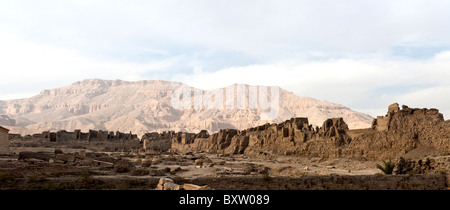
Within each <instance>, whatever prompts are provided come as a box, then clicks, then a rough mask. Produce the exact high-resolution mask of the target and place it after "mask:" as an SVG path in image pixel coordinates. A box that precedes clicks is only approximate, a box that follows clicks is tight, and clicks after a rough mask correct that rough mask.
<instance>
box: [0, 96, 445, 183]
mask: <svg viewBox="0 0 450 210" xmlns="http://www.w3.org/2000/svg"><path fill="white" fill-rule="evenodd" d="M0 131H1V133H2V144H0V146H1V147H0V148H1V149H4V148H7V146H9V150H8V151H9V154H3V155H0V178H1V179H2V180H7V181H4V182H0V189H48V188H49V187H50V188H51V189H158V190H202V189H219V190H220V189H228V190H229V189H247V190H287V189H289V190H292V189H302V190H304V189H332V190H336V189H377V190H379V189H420V190H423V189H437V190H440V189H448V187H449V186H450V177H449V176H448V175H447V174H449V173H450V162H449V160H450V157H449V154H450V121H444V118H443V115H442V114H441V113H439V110H437V109H418V108H409V107H407V106H405V105H403V106H402V107H400V106H399V105H398V104H392V105H391V106H389V108H388V112H387V114H386V115H385V116H379V117H377V118H376V119H374V120H373V122H372V126H371V127H370V128H366V129H349V126H348V125H347V123H346V122H345V121H344V119H343V118H331V119H327V120H325V121H324V122H323V123H322V125H321V126H320V127H319V126H313V125H311V124H310V123H309V120H308V118H302V117H297V118H291V119H289V120H286V121H285V122H282V123H272V124H269V123H268V124H264V125H260V126H256V127H252V128H248V129H245V130H237V129H222V130H220V131H219V132H217V133H212V134H211V133H209V132H208V131H207V130H202V131H200V132H198V133H189V132H175V131H164V132H160V133H158V132H150V133H146V134H144V135H143V136H142V137H141V138H140V139H139V138H138V136H137V135H136V134H132V133H131V132H130V133H121V132H111V131H102V130H100V131H95V130H89V131H88V132H86V133H83V132H81V130H74V131H73V132H68V131H65V130H61V131H57V132H51V131H45V132H42V133H37V134H34V135H26V136H21V135H19V134H8V130H7V129H3V128H0ZM5 137H6V141H5V140H4V139H5ZM5 143H7V144H5ZM6 145H7V146H6ZM2 151H3V150H2ZM2 153H4V152H0V154H2ZM381 161H383V163H385V162H386V161H389V162H391V161H392V162H391V163H392V165H393V166H394V167H393V168H391V169H392V171H391V172H389V173H393V174H395V175H386V176H381V175H380V173H381V170H379V169H378V168H377V167H376V165H377V164H380V163H381ZM47 177H52V178H51V179H49V178H47Z"/></svg>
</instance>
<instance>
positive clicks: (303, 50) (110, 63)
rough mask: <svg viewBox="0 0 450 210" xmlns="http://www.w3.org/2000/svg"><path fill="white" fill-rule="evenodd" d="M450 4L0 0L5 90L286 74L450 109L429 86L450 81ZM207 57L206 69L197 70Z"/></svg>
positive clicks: (256, 80)
mask: <svg viewBox="0 0 450 210" xmlns="http://www.w3.org/2000/svg"><path fill="white" fill-rule="evenodd" d="M449 7H450V2H449V1H433V2H430V1H425V0H414V1H400V0H399V1H389V0H381V1H372V2H367V1H356V0H353V1H341V0H320V1H306V0H304V1H302V0H276V1H275V0H274V1H270V0H249V1H237V0H217V1H208V0H193V1H184V0H178V1H177V0H167V1H138V0H136V1H127V2H124V1H109V0H108V1H106V0H104V1H102V0H98V1H89V2H87V1H56V0H48V1H0V46H1V48H0V73H1V74H2V75H3V77H2V78H7V79H5V80H4V81H2V83H0V99H3V100H4V99H9V98H12V97H15V96H19V95H20V96H25V95H27V96H31V95H33V94H36V93H39V92H40V91H41V90H42V89H44V88H45V89H49V88H56V87H59V86H64V85H67V84H70V83H72V82H74V81H77V80H82V79H86V78H101V79H124V80H140V79H166V80H175V81H182V82H186V83H188V84H190V85H193V86H196V87H199V88H205V89H212V88H216V87H223V86H226V85H230V84H233V83H246V84H254V85H277V86H280V87H282V88H284V89H287V90H290V91H293V92H295V93H296V94H298V95H301V96H310V97H314V98H319V99H326V100H329V101H333V102H338V103H341V104H344V105H347V106H350V107H351V108H356V109H358V110H368V111H370V110H372V111H370V112H371V114H377V113H378V112H379V111H381V110H384V109H385V107H386V106H387V105H389V104H390V103H393V102H399V103H402V102H401V101H405V102H408V103H412V104H414V103H416V102H420V101H422V102H423V104H420V103H417V104H418V105H423V106H425V105H427V106H426V107H428V106H430V107H431V106H435V104H432V103H431V102H435V103H436V106H437V105H439V106H442V108H441V109H448V108H447V107H448V105H447V103H445V101H443V100H445V99H444V97H441V98H439V99H431V98H430V97H432V96H433V98H434V97H436V98H437V95H435V94H432V93H434V92H438V93H442V94H443V93H445V91H446V90H447V89H446V88H445V87H448V86H449V83H448V81H449V78H450V75H449V74H450V73H449V72H450V71H448V70H447V67H448V66H450V65H449V64H450V63H449V60H450V51H449V50H450V39H449V38H448V37H450V25H449V24H450V23H449V22H448V21H447V20H449V19H450V13H449V12H448V9H447V8H449ZM198 65H202V66H203V67H204V71H203V73H202V74H200V75H197V76H196V77H193V75H191V72H192V71H193V69H194V67H195V66H198ZM428 93H429V94H428ZM437 100H439V101H437ZM411 106H412V105H411ZM437 108H440V107H437ZM379 114H383V113H379Z"/></svg>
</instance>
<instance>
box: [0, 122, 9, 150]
mask: <svg viewBox="0 0 450 210" xmlns="http://www.w3.org/2000/svg"><path fill="white" fill-rule="evenodd" d="M8 132H9V130H8V129H6V128H3V127H1V126H0V154H7V153H9V152H10V151H9V135H8Z"/></svg>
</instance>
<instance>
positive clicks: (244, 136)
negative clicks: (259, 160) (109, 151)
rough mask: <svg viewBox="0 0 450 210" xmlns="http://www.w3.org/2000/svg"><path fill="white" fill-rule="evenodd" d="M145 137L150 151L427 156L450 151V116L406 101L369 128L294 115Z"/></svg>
mask: <svg viewBox="0 0 450 210" xmlns="http://www.w3.org/2000/svg"><path fill="white" fill-rule="evenodd" d="M142 141H144V149H145V150H146V151H153V150H158V151H170V152H179V153H187V152H208V153H220V154H224V155H236V154H243V155H249V156H252V155H253V156H278V155H294V156H303V157H323V158H338V157H347V158H353V157H358V158H366V159H368V160H386V159H395V158H399V157H402V156H408V155H409V154H411V153H418V151H422V154H423V155H431V154H433V155H439V154H449V153H450V121H444V117H443V115H442V114H441V113H439V110H437V109H417V108H409V107H407V106H405V105H404V106H402V108H401V109H400V107H399V105H398V104H392V105H391V106H389V108H388V112H387V114H386V115H385V116H379V117H377V118H376V119H374V121H373V123H372V127H371V128H368V129H358V130H349V128H348V126H347V124H346V123H345V122H344V120H343V119H342V118H333V119H328V120H326V121H325V122H324V123H323V125H322V126H321V127H313V126H312V125H310V124H309V123H308V119H307V118H292V119H290V120H287V121H285V122H283V123H279V124H265V125H261V126H258V127H254V128H249V129H246V130H240V131H239V130H234V129H223V130H220V131H219V132H218V133H215V134H212V135H209V134H208V133H207V132H206V131H202V132H200V133H198V134H193V133H182V132H178V133H176V132H165V133H163V134H158V133H152V134H151V135H150V134H146V135H144V136H143V137H142ZM424 148H426V149H424Z"/></svg>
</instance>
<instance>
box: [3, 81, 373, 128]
mask: <svg viewBox="0 0 450 210" xmlns="http://www.w3.org/2000/svg"><path fill="white" fill-rule="evenodd" d="M182 85H183V84H181V83H178V82H168V81H159V80H149V81H137V82H129V81H121V80H100V79H90V80H83V81H79V82H75V83H73V84H71V85H69V86H66V87H61V88H56V89H52V90H44V91H42V92H41V93H40V94H39V95H36V96H33V97H31V98H25V99H18V100H8V101H0V115H1V117H0V124H1V125H3V126H5V127H8V128H9V129H11V132H12V133H20V134H31V133H37V132H42V131H44V130H67V131H73V130H74V129H81V130H82V131H87V130H89V129H96V130H110V131H116V130H118V131H123V132H129V131H132V132H133V133H137V134H139V135H142V134H144V133H146V132H152V131H165V130H173V131H189V132H198V131H200V130H203V129H206V130H208V131H209V132H210V133H214V132H217V131H218V130H220V129H223V128H234V129H245V128H249V127H253V126H257V125H261V124H264V123H267V122H271V123H272V122H283V121H285V120H287V119H290V118H292V117H307V118H309V123H311V124H313V125H318V126H320V125H322V123H323V121H324V120H326V119H328V118H332V117H343V118H344V120H345V122H346V123H347V124H348V125H349V127H350V128H364V127H370V123H371V122H372V120H373V118H372V117H371V116H369V115H366V114H363V113H359V112H356V111H353V110H351V109H349V108H347V107H345V106H342V105H340V104H335V103H331V102H327V101H320V100H316V99H313V98H309V97H299V96H296V95H295V94H293V93H292V92H288V91H285V90H283V89H279V96H280V97H279V112H278V118H277V119H275V120H271V121H263V120H261V118H260V114H261V113H262V112H264V111H265V110H263V109H261V107H259V106H258V108H257V109H251V108H249V106H248V102H246V103H247V104H246V106H245V108H244V109H242V108H237V107H236V106H234V107H233V108H231V109H230V108H227V106H226V104H225V100H224V108H222V109H205V108H203V109H176V107H174V106H173V105H172V94H173V93H174V91H176V90H177V89H178V88H179V87H180V86H182ZM230 87H237V85H233V86H229V87H224V88H222V89H219V90H220V91H223V92H225V89H226V88H230ZM241 87H245V90H246V91H247V92H246V93H247V94H248V90H249V88H252V87H253V86H249V85H243V86H242V85H241ZM253 88H254V87H253ZM269 90H270V89H269ZM192 91H193V92H195V91H200V92H202V91H203V90H199V89H195V88H192ZM203 92H204V91H203ZM234 98H236V95H235V97H234ZM235 103H236V102H235Z"/></svg>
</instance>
